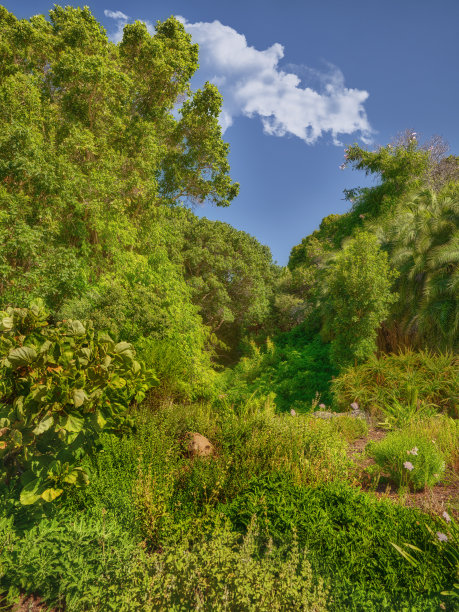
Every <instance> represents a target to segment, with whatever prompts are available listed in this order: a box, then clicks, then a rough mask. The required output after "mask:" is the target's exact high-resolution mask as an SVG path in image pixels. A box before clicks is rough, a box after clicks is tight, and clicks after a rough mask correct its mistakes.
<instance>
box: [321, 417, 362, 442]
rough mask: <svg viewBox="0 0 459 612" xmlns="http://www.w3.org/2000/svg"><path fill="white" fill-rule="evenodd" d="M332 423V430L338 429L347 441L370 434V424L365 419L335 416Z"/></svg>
mask: <svg viewBox="0 0 459 612" xmlns="http://www.w3.org/2000/svg"><path fill="white" fill-rule="evenodd" d="M330 423H331V428H332V430H335V431H338V432H339V433H340V434H341V435H342V436H343V437H344V439H345V440H347V442H353V441H354V440H357V438H364V437H365V436H366V435H367V434H368V425H367V422H366V421H365V419H360V418H355V417H352V416H348V415H343V416H339V417H335V418H334V419H332V420H331V421H330Z"/></svg>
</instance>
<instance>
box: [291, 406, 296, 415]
mask: <svg viewBox="0 0 459 612" xmlns="http://www.w3.org/2000/svg"><path fill="white" fill-rule="evenodd" d="M290 414H291V415H292V416H296V412H295V411H294V410H293V408H292V409H291V410H290Z"/></svg>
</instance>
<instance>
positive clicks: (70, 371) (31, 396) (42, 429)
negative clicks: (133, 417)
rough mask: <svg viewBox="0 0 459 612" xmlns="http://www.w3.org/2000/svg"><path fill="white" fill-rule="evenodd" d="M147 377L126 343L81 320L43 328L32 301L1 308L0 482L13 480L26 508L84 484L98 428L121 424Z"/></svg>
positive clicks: (42, 319) (41, 313)
mask: <svg viewBox="0 0 459 612" xmlns="http://www.w3.org/2000/svg"><path fill="white" fill-rule="evenodd" d="M152 382H153V381H152V379H151V377H150V380H149V377H148V375H147V374H146V372H145V370H144V368H143V366H142V365H141V364H140V363H139V362H137V361H136V360H135V358H134V351H133V348H132V346H131V345H130V344H129V343H127V342H119V343H118V344H115V343H114V342H113V340H112V339H111V338H110V336H108V335H107V334H103V333H99V334H95V333H94V331H93V330H92V328H91V327H89V326H88V328H86V327H85V326H84V325H83V324H82V323H80V321H72V320H69V321H66V322H64V323H61V324H59V325H57V326H56V327H52V326H49V325H48V322H47V313H46V312H45V311H44V309H43V306H42V304H41V303H39V302H37V303H35V304H32V306H31V308H30V309H26V308H23V309H19V308H16V309H13V308H9V309H8V310H7V311H6V312H0V460H1V461H2V464H3V467H4V470H3V473H2V480H3V481H4V482H7V483H8V484H9V485H12V486H13V487H17V486H18V485H19V482H20V489H21V490H20V501H21V503H22V504H25V505H28V504H33V503H35V502H36V501H38V500H44V501H46V502H50V501H53V500H54V499H56V498H57V497H59V496H60V495H62V493H63V491H64V488H65V487H68V486H69V485H85V484H87V482H88V473H87V471H86V470H84V468H82V466H81V460H82V458H83V457H84V454H85V453H87V452H90V451H91V450H93V447H94V446H95V444H96V443H97V441H98V438H99V435H100V432H101V431H102V430H103V429H104V428H106V427H111V428H114V429H117V428H121V427H122V425H123V422H124V421H125V420H126V411H127V408H128V406H129V405H130V403H131V401H133V400H135V401H137V402H141V401H142V400H143V399H144V398H145V393H146V391H147V390H148V388H149V387H150V386H151V384H152ZM18 481H19V482H18Z"/></svg>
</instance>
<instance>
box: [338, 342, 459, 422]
mask: <svg viewBox="0 0 459 612" xmlns="http://www.w3.org/2000/svg"><path fill="white" fill-rule="evenodd" d="M332 392H333V395H334V402H335V405H336V407H337V408H339V409H341V410H348V409H349V405H350V404H351V403H352V402H357V403H358V404H359V405H360V406H361V408H364V409H365V410H367V411H369V412H371V413H373V414H377V415H379V416H382V417H383V418H384V417H385V416H394V410H393V409H392V406H393V405H394V404H395V405H396V412H397V413H398V414H397V418H399V419H400V418H402V415H401V414H400V411H401V410H405V411H408V412H409V414H408V419H405V423H396V425H400V424H406V423H407V422H408V421H409V420H410V419H411V418H414V417H415V416H416V414H415V413H416V411H418V412H420V413H421V414H420V416H421V418H424V417H425V416H426V414H425V412H426V411H427V412H431V410H432V409H434V411H435V412H445V413H447V414H449V415H450V416H451V417H453V418H456V419H457V418H458V417H459V412H458V410H459V357H458V356H457V355H454V354H452V353H444V354H433V353H429V352H427V351H419V352H414V351H406V352H404V353H400V354H398V355H393V354H392V355H384V356H382V357H380V358H379V359H378V358H376V357H372V358H370V359H369V360H368V361H367V362H366V363H364V364H362V365H360V366H358V367H354V368H349V369H347V370H345V371H344V372H343V373H341V374H340V375H339V376H338V377H337V378H335V379H334V380H333V382H332ZM413 394H415V395H416V400H415V401H414V413H413ZM427 416H428V415H427Z"/></svg>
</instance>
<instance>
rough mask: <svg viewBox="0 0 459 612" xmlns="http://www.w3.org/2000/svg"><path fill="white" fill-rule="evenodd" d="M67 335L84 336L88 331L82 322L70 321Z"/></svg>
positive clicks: (67, 326) (67, 325)
mask: <svg viewBox="0 0 459 612" xmlns="http://www.w3.org/2000/svg"><path fill="white" fill-rule="evenodd" d="M66 333H67V335H68V336H84V335H85V333H86V329H85V327H84V325H83V323H81V321H72V320H69V321H67V322H66Z"/></svg>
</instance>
